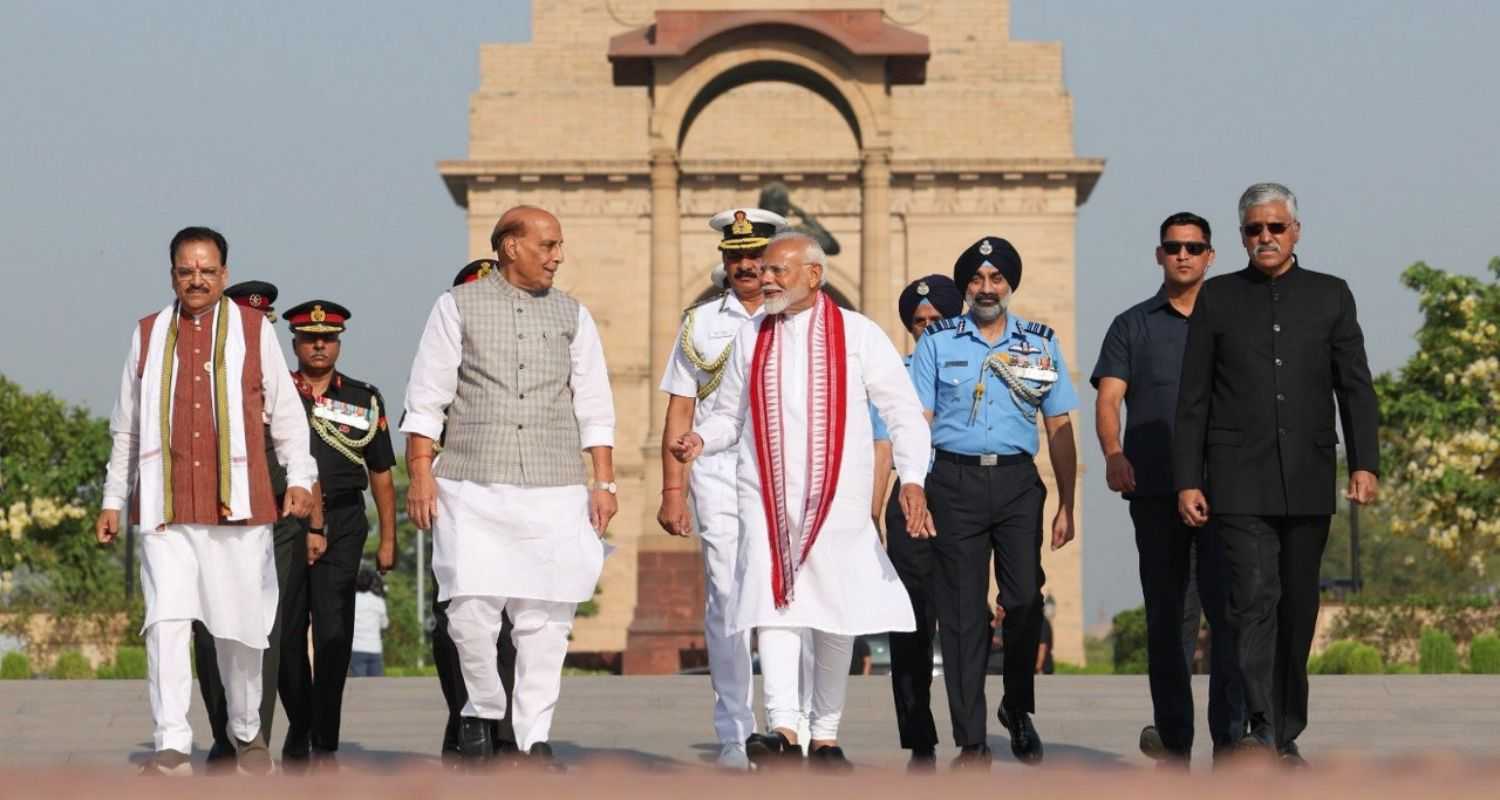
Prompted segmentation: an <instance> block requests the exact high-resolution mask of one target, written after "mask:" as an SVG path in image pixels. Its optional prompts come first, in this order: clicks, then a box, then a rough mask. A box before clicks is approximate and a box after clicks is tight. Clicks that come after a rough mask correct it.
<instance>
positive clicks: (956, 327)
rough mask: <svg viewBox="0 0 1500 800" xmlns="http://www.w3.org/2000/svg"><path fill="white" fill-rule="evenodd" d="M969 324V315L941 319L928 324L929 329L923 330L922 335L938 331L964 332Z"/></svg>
mask: <svg viewBox="0 0 1500 800" xmlns="http://www.w3.org/2000/svg"><path fill="white" fill-rule="evenodd" d="M968 324H969V318H968V317H949V318H947V319H940V320H938V321H937V322H934V323H932V324H931V325H928V326H927V330H925V331H923V332H922V335H923V336H926V335H927V334H929V333H937V332H938V331H953V332H954V333H963V332H964V329H965V328H967V327H968Z"/></svg>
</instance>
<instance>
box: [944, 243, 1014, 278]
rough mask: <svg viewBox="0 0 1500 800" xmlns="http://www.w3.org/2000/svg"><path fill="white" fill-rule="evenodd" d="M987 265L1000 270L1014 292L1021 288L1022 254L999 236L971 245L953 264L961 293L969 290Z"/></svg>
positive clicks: (954, 276) (954, 274)
mask: <svg viewBox="0 0 1500 800" xmlns="http://www.w3.org/2000/svg"><path fill="white" fill-rule="evenodd" d="M986 264H988V265H990V266H992V267H994V268H995V269H996V270H999V272H1000V277H1002V278H1005V282H1006V283H1009V284H1010V290H1011V291H1012V292H1014V291H1016V290H1017V289H1020V288H1021V254H1020V253H1017V252H1016V248H1015V247H1013V246H1012V245H1011V243H1010V242H1007V241H1006V240H1004V239H1002V238H1000V237H999V236H986V237H984V238H983V239H980V240H979V241H977V242H975V243H973V244H971V245H969V249H967V250H965V251H964V252H963V254H962V255H960V256H959V257H958V260H957V261H955V262H953V282H954V283H955V284H957V286H958V289H959V291H960V292H964V291H967V290H968V286H969V281H971V280H973V279H974V276H975V275H976V274H978V272H979V269H980V267H983V266H984V265H986Z"/></svg>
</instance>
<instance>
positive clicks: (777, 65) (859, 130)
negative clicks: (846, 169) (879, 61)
mask: <svg viewBox="0 0 1500 800" xmlns="http://www.w3.org/2000/svg"><path fill="white" fill-rule="evenodd" d="M708 43H710V44H711V41H710V42H708ZM699 49H700V50H703V49H704V48H699ZM661 77H665V76H658V83H657V91H658V92H659V93H660V94H659V95H658V97H657V102H656V110H655V111H654V112H653V114H652V133H653V138H655V139H656V140H657V141H658V142H659V143H660V145H661V147H662V149H668V150H671V151H673V152H676V151H677V150H678V149H679V148H680V147H681V145H682V142H683V140H684V138H685V137H686V135H687V130H688V127H689V126H690V125H691V124H692V122H693V120H694V119H695V118H696V117H697V115H698V113H699V112H701V111H702V110H703V109H704V108H706V107H707V106H708V104H709V103H710V102H712V101H713V100H714V99H715V98H716V97H718V96H719V95H721V94H723V93H724V92H726V91H728V90H729V89H731V88H733V87H735V86H738V85H741V84H744V83H753V82H756V81H768V80H774V81H785V82H787V83H793V84H797V85H799V86H802V87H804V88H806V89H808V90H810V91H812V92H815V93H817V94H818V95H820V96H822V97H823V98H824V99H826V100H828V101H829V102H830V103H832V104H833V106H834V108H835V109H837V110H838V111H839V113H840V115H842V116H843V117H844V119H845V121H846V122H848V123H849V127H850V129H851V130H852V131H853V132H854V138H855V141H856V142H858V143H859V146H860V147H861V148H865V147H870V146H872V145H873V144H874V143H876V142H884V139H885V136H884V126H883V125H881V124H880V122H879V114H878V113H877V110H876V108H875V107H874V105H873V104H872V103H871V102H870V98H869V97H868V96H867V95H866V93H865V91H864V87H863V86H861V84H860V82H859V80H858V79H857V77H856V75H855V74H854V69H853V68H851V67H850V66H849V65H848V64H845V63H843V62H842V61H840V60H839V59H837V58H835V57H834V56H833V55H831V53H830V52H828V51H827V50H822V49H818V48H814V47H810V46H808V45H806V44H802V43H800V42H793V41H787V40H786V39H777V38H772V37H766V38H756V39H751V40H748V41H740V42H736V43H735V44H734V45H733V46H730V47H728V48H727V49H721V50H717V51H716V52H705V55H704V56H703V57H701V58H698V59H697V60H695V61H693V62H692V64H691V65H690V66H687V67H686V68H684V69H683V70H682V72H681V73H679V74H677V75H674V76H672V77H671V78H670V79H669V80H666V81H662V80H660V78H661Z"/></svg>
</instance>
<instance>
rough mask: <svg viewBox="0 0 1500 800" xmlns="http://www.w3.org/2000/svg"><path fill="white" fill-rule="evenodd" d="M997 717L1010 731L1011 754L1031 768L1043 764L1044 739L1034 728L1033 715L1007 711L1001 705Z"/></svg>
mask: <svg viewBox="0 0 1500 800" xmlns="http://www.w3.org/2000/svg"><path fill="white" fill-rule="evenodd" d="M995 716H996V717H998V718H999V720H1000V724H1001V725H1003V726H1005V729H1006V730H1007V731H1010V752H1011V753H1012V754H1013V755H1015V757H1016V760H1017V761H1019V762H1021V763H1022V764H1027V765H1031V766H1035V765H1037V764H1040V763H1042V737H1041V736H1040V735H1038V734H1037V732H1036V728H1035V727H1034V726H1032V724H1031V715H1030V714H1028V713H1026V712H1025V711H1006V710H1005V706H1004V705H1001V706H1000V708H998V709H996V711H995Z"/></svg>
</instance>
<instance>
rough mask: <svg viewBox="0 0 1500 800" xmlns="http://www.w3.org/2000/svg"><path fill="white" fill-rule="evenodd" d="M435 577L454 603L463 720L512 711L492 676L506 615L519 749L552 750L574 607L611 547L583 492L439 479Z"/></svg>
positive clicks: (590, 590)
mask: <svg viewBox="0 0 1500 800" xmlns="http://www.w3.org/2000/svg"><path fill="white" fill-rule="evenodd" d="M437 484H438V512H437V518H436V520H434V522H433V535H432V569H433V574H434V576H435V577H436V578H437V581H438V599H440V600H451V601H452V603H451V604H450V605H449V607H448V631H449V634H450V635H451V636H452V637H453V644H454V645H455V647H457V649H458V655H459V663H460V668H461V670H462V671H463V676H464V685H465V687H466V688H467V689H468V692H469V702H468V705H466V706H465V707H464V711H463V713H464V716H469V717H480V718H483V719H493V720H499V719H501V718H503V717H504V716H505V711H506V707H507V702H506V698H505V690H504V688H503V687H502V686H501V684H500V678H499V671H498V670H497V667H496V651H495V643H496V642H497V641H498V638H499V635H500V626H501V618H500V617H501V614H502V613H506V612H508V613H509V616H510V620H511V624H512V626H513V629H512V634H511V635H512V641H514V643H515V645H516V681H515V688H514V691H513V694H512V698H513V701H514V703H515V707H514V709H512V715H511V722H512V724H513V725H514V727H515V732H516V743H517V745H519V746H520V747H521V749H522V750H523V751H524V750H529V749H530V748H531V746H532V745H533V744H535V743H537V742H545V741H547V738H548V736H549V735H550V731H551V727H552V715H553V711H554V709H555V708H556V706H557V698H558V693H559V691H560V689H561V687H562V666H563V659H564V658H565V657H566V656H567V653H568V635H569V634H570V633H571V632H572V630H573V614H574V611H575V610H576V609H577V607H578V603H580V602H583V601H584V600H588V599H589V598H591V597H593V595H594V588H595V586H596V585H597V584H598V582H599V574H600V572H601V571H602V570H603V568H604V556H605V545H604V542H603V541H602V540H601V539H600V538H599V536H598V534H597V533H595V532H594V528H593V526H592V525H591V524H590V522H589V510H588V491H587V490H586V489H585V488H584V487H582V486H557V487H519V486H509V485H505V484H481V483H474V482H470V481H456V480H449V479H446V478H438V479H437Z"/></svg>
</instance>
